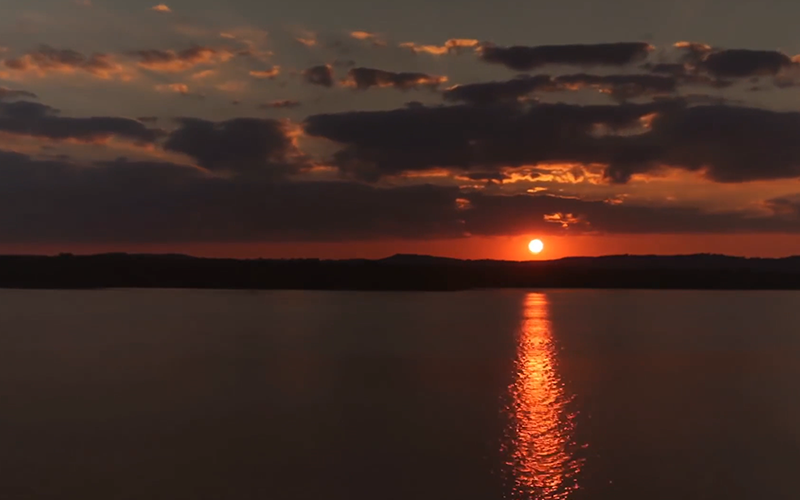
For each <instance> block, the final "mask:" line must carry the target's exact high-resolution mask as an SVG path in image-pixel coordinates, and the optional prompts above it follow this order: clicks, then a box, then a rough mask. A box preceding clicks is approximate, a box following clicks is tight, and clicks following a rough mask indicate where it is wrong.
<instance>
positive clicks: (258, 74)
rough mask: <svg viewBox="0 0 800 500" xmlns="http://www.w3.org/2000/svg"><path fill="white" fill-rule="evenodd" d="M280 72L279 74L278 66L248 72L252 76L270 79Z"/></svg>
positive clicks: (279, 68)
mask: <svg viewBox="0 0 800 500" xmlns="http://www.w3.org/2000/svg"><path fill="white" fill-rule="evenodd" d="M280 74H281V67H280V66H273V67H272V68H270V69H268V70H263V71H251V72H250V76H252V77H253V78H259V79H267V80H272V79H273V78H275V77H276V76H278V75H280Z"/></svg>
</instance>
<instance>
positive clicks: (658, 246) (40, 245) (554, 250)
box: [0, 224, 800, 261]
mask: <svg viewBox="0 0 800 500" xmlns="http://www.w3.org/2000/svg"><path fill="white" fill-rule="evenodd" d="M553 226H554V230H555V224H554V225H553ZM532 236H533V235H531V234H527V235H516V236H471V237H468V238H447V239H445V238H440V239H431V240H412V239H397V238H395V239H378V240H355V241H327V242H326V241H300V242H258V241H250V242H244V241H243V242H233V241H227V242H226V241H219V242H211V241H208V242H169V243H167V242H163V243H145V242H96V243H80V242H30V243H2V244H0V254H37V255H57V254H58V253H60V252H71V253H75V254H93V253H103V252H130V253H183V254H188V255H196V256H198V257H219V258H242V259H251V258H265V259H282V258H319V259H381V258H384V257H389V256H391V255H394V254H398V253H401V254H422V255H436V256H440V257H451V258H455V259H497V260H514V261H525V260H530V259H531V257H532V256H531V253H530V251H529V250H528V243H529V242H530V240H531V237H532ZM540 237H544V238H545V239H547V252H546V257H536V258H545V259H547V260H550V259H561V258H563V257H574V256H581V257H593V256H599V255H620V254H632V255H635V254H639V255H647V254H650V255H652V254H658V255H675V254H684V255H685V254H692V253H717V254H727V255H735V256H744V257H786V256H789V255H798V254H800V234H768V233H752V232H750V233H737V234H706V233H697V234H645V235H641V234H618V235H616V234H609V235H597V234H585V235H579V234H575V235H560V234H558V233H557V232H553V233H544V234H540Z"/></svg>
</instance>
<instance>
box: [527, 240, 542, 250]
mask: <svg viewBox="0 0 800 500" xmlns="http://www.w3.org/2000/svg"><path fill="white" fill-rule="evenodd" d="M528 250H530V251H531V253H541V251H542V250H544V243H542V240H531V242H530V243H528Z"/></svg>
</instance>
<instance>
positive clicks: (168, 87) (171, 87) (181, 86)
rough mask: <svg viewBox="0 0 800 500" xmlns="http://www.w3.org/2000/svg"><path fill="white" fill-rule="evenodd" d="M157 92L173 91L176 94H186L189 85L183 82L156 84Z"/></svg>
mask: <svg viewBox="0 0 800 500" xmlns="http://www.w3.org/2000/svg"><path fill="white" fill-rule="evenodd" d="M155 89H156V91H158V92H175V93H177V94H183V95H187V94H188V93H189V86H188V85H186V84H185V83H167V84H163V85H156V86H155Z"/></svg>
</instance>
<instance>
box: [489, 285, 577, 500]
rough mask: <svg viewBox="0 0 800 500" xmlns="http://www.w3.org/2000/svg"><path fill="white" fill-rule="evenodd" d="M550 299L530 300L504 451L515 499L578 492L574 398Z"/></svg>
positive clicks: (557, 498)
mask: <svg viewBox="0 0 800 500" xmlns="http://www.w3.org/2000/svg"><path fill="white" fill-rule="evenodd" d="M557 353H558V349H557V346H556V343H555V339H554V337H553V332H552V328H551V324H550V320H549V303H548V300H547V295H545V294H542V293H529V294H527V295H526V296H525V302H524V315H523V320H522V326H521V328H520V333H519V338H518V344H517V359H516V362H515V377H514V382H513V384H512V385H511V387H510V392H511V394H510V396H511V401H510V404H509V405H508V406H507V408H506V412H507V416H508V417H509V423H508V425H507V427H506V432H505V441H504V445H503V449H502V450H501V451H503V452H505V453H506V454H507V455H506V458H507V461H506V467H507V469H506V472H507V473H509V476H510V477H509V478H508V479H509V480H510V481H511V484H509V485H508V486H510V488H511V492H512V495H511V497H512V498H536V499H539V500H565V499H566V498H568V497H569V495H570V494H571V493H572V492H573V491H575V490H577V489H578V482H577V475H578V473H579V472H580V470H581V466H582V464H583V461H582V460H581V459H579V458H577V457H575V456H574V454H573V451H574V450H575V449H576V448H577V445H576V443H575V442H574V436H573V435H574V431H575V422H574V417H575V415H574V414H571V413H570V412H569V408H568V405H569V403H570V401H571V397H570V396H569V395H568V394H567V393H566V391H565V390H564V385H563V383H562V381H561V376H560V374H559V372H558V357H557Z"/></svg>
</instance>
